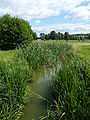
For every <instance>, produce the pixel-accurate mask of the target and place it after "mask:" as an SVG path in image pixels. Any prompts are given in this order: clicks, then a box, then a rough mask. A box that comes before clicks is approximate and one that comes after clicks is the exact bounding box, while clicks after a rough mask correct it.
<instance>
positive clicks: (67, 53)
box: [17, 41, 74, 69]
mask: <svg viewBox="0 0 90 120" xmlns="http://www.w3.org/2000/svg"><path fill="white" fill-rule="evenodd" d="M73 55H74V54H73V49H72V47H71V45H68V44H67V43H64V44H63V43H60V42H56V41H55V42H54V41H50V42H47V41H35V42H32V43H31V44H30V45H29V46H26V47H24V48H20V49H19V50H17V57H18V58H20V59H22V58H24V59H25V60H26V61H27V62H28V63H29V65H30V66H32V68H33V69H37V68H39V67H40V66H42V65H49V66H52V65H55V64H57V63H58V62H59V63H60V62H61V61H62V60H64V59H67V60H69V59H71V58H72V56H73Z"/></svg>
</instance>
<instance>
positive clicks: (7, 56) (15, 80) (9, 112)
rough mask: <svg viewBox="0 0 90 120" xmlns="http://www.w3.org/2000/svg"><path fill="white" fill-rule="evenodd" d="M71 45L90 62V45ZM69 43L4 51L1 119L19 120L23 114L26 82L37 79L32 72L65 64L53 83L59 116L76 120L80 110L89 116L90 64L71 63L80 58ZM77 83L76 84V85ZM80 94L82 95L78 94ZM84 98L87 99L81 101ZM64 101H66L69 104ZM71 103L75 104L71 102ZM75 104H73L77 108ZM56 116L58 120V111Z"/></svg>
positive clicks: (0, 58)
mask: <svg viewBox="0 0 90 120" xmlns="http://www.w3.org/2000/svg"><path fill="white" fill-rule="evenodd" d="M68 43H69V44H74V45H73V48H74V49H76V51H78V50H79V51H78V52H77V54H78V57H81V58H87V59H88V60H89V58H90V57H89V44H88V45H87V43H86V44H84V43H81V42H80V43H78V42H77V43H76V42H75V43H72V42H71V41H70V42H68ZM68 43H67V42H65V41H64V43H62V41H34V42H32V43H31V44H30V45H28V46H24V47H22V48H19V49H17V50H15V51H0V61H1V62H0V119H1V120H5V119H6V120H15V119H16V118H17V116H18V115H19V114H20V111H21V108H22V106H23V103H24V100H25V89H26V81H28V80H31V77H32V76H33V72H32V71H34V70H36V69H39V68H40V67H41V66H42V65H47V66H53V65H56V64H57V63H61V62H62V63H63V66H62V69H60V70H59V73H58V74H57V77H56V79H55V81H54V82H53V91H54V94H55V96H54V97H55V98H56V99H55V101H56V102H55V103H56V104H57V106H59V107H60V111H58V113H59V112H61V113H60V116H59V117H61V116H62V115H63V116H64V115H65V116H66V117H65V119H67V116H69V117H70V116H73V118H75V116H76V114H77V113H76V112H77V111H78V113H79V115H80V114H81V115H83V116H84V115H85V114H86V115H87V116H88V112H87V111H85V109H87V110H88V108H87V106H88V99H87V98H88V93H87V91H86V89H88V87H87V86H84V85H85V84H87V83H88V80H89V74H88V73H89V68H87V66H89V65H87V63H83V62H82V61H80V62H79V61H78V60H76V61H71V60H72V58H75V56H76V55H75V52H74V50H73V48H72V46H71V45H69V44H68ZM82 44H84V45H82ZM86 51H87V52H86ZM84 56H85V57H84ZM11 61H12V62H11ZM65 61H66V62H65ZM78 62H79V63H78ZM66 63H67V64H66ZM74 80H75V81H76V82H74ZM72 84H73V88H72ZM88 85H89V83H88ZM57 88H58V90H57ZM70 88H71V89H70ZM79 88H80V90H79ZM69 89H70V90H69ZM75 89H76V90H75ZM68 90H69V91H68ZM74 90H75V92H74ZM61 91H62V94H61ZM77 91H78V92H79V95H80V96H78V95H77ZM82 91H84V92H82ZM82 93H83V94H82ZM86 93H87V94H86ZM60 94H61V96H60ZM63 95H65V96H63ZM78 97H79V98H78ZM67 98H68V99H67ZM74 98H75V99H74ZM81 98H82V99H83V100H81ZM84 98H85V100H84ZM63 100H65V101H66V103H65V101H63ZM71 100H72V102H70V101H71ZM82 101H83V102H82ZM86 102H87V103H86ZM71 104H73V106H72V105H71ZM62 106H63V109H62ZM69 107H70V109H69ZM74 107H75V108H76V107H77V109H78V110H76V109H75V115H74V113H73V111H74ZM57 108H58V107H57ZM79 108H80V109H79ZM81 108H82V109H83V110H82V111H80V110H81ZM67 110H68V111H67ZM69 111H70V112H69ZM81 112H82V113H81ZM54 115H55V117H56V118H58V115H57V114H56V112H55V113H54ZM51 117H52V116H51ZM56 118H55V119H56ZM84 118H85V116H84ZM47 119H48V118H47ZM75 119H76V118H75Z"/></svg>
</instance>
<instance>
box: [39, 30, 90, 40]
mask: <svg viewBox="0 0 90 120" xmlns="http://www.w3.org/2000/svg"><path fill="white" fill-rule="evenodd" d="M40 39H41V40H50V39H51V40H85V39H90V33H89V34H71V35H70V34H69V32H65V33H64V34H63V33H60V32H58V33H56V32H55V31H51V32H50V33H48V34H45V33H40Z"/></svg>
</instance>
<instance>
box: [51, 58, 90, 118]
mask: <svg viewBox="0 0 90 120" xmlns="http://www.w3.org/2000/svg"><path fill="white" fill-rule="evenodd" d="M89 80H90V64H88V63H86V62H84V61H82V60H79V59H75V58H74V59H73V60H72V61H70V62H64V63H62V67H61V68H60V70H59V72H58V74H57V76H56V78H55V80H54V81H53V91H54V101H55V100H56V102H55V105H56V109H57V108H58V110H57V111H56V110H55V112H54V113H55V114H54V118H56V119H57V120H59V118H61V117H62V119H61V120H89V117H90V116H89V111H90V108H89V101H90V96H89V94H90V90H89V86H90V82H89ZM57 106H58V107H57Z"/></svg>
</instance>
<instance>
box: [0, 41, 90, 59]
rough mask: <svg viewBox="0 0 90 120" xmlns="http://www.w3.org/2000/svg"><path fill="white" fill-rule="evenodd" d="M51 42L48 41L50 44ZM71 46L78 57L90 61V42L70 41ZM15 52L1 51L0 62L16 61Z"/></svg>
mask: <svg viewBox="0 0 90 120" xmlns="http://www.w3.org/2000/svg"><path fill="white" fill-rule="evenodd" d="M49 41H51V40H48V41H47V42H49ZM56 42H61V43H62V42H63V43H66V41H63V40H56ZM68 43H69V44H71V45H73V48H74V49H75V50H76V53H77V55H79V57H81V58H85V59H88V60H89V61H90V41H89V40H88V41H83V42H82V41H75V40H69V41H68ZM14 55H15V50H9V51H0V61H10V60H13V59H14Z"/></svg>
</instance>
